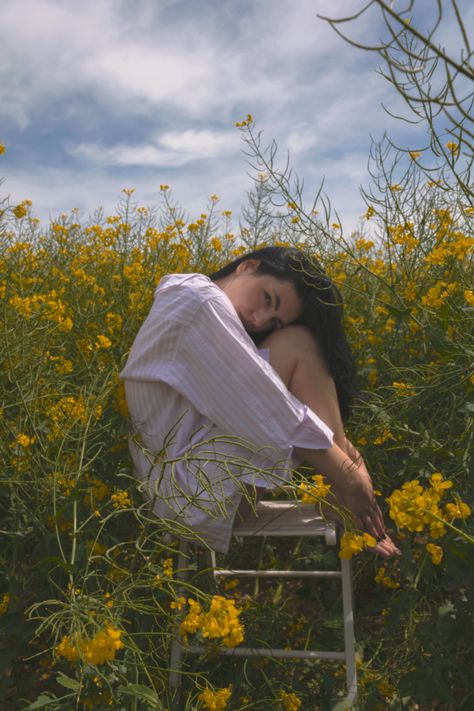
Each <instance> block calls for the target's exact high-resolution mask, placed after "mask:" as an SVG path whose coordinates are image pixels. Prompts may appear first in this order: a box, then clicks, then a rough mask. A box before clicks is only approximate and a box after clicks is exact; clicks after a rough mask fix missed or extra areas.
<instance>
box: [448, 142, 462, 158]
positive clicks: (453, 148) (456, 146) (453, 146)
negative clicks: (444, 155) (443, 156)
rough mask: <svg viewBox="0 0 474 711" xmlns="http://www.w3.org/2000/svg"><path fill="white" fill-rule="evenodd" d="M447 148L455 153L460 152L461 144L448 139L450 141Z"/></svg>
mask: <svg viewBox="0 0 474 711" xmlns="http://www.w3.org/2000/svg"><path fill="white" fill-rule="evenodd" d="M446 148H447V149H448V151H451V153H452V154H453V155H456V153H459V144H458V143H454V141H448V143H447V144H446Z"/></svg>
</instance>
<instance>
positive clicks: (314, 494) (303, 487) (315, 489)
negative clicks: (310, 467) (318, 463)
mask: <svg viewBox="0 0 474 711" xmlns="http://www.w3.org/2000/svg"><path fill="white" fill-rule="evenodd" d="M311 479H312V481H314V482H315V483H314V484H310V483H309V482H303V483H302V484H300V486H299V492H300V495H301V501H302V502H303V503H304V504H312V503H314V502H315V501H320V500H321V499H325V498H326V496H327V495H328V493H329V491H330V489H331V484H326V483H325V482H324V477H323V476H322V475H321V474H315V475H314V476H312V477H311Z"/></svg>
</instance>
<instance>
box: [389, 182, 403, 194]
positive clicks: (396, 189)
mask: <svg viewBox="0 0 474 711" xmlns="http://www.w3.org/2000/svg"><path fill="white" fill-rule="evenodd" d="M401 189H402V188H401V186H400V185H399V184H398V183H394V184H393V185H391V186H390V190H391V191H392V193H398V192H400V190H401Z"/></svg>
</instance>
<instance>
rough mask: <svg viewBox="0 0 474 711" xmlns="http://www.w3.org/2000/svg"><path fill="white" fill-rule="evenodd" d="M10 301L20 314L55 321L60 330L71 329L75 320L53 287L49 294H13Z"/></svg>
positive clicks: (25, 316)
mask: <svg viewBox="0 0 474 711" xmlns="http://www.w3.org/2000/svg"><path fill="white" fill-rule="evenodd" d="M9 303H10V305H11V306H13V308H14V309H15V310H16V312H17V313H18V314H20V316H23V317H24V318H27V319H30V318H32V317H34V316H40V317H42V318H45V319H47V320H49V321H53V322H55V323H56V324H57V325H58V327H59V330H60V331H70V330H71V328H72V326H73V322H72V319H71V318H70V317H69V316H68V315H67V311H66V305H65V304H64V302H63V301H62V300H61V299H60V298H59V297H58V294H57V292H56V291H55V290H54V289H53V290H52V291H50V292H49V293H48V294H33V296H24V297H21V296H19V295H16V296H12V297H11V298H10V300H9Z"/></svg>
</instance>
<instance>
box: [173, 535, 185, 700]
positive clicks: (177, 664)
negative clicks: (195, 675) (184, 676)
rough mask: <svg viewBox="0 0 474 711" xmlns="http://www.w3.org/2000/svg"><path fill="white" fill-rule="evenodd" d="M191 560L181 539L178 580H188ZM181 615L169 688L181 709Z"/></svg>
mask: <svg viewBox="0 0 474 711" xmlns="http://www.w3.org/2000/svg"><path fill="white" fill-rule="evenodd" d="M188 558H189V544H188V542H187V541H186V540H185V539H184V538H181V539H180V542H179V554H178V569H177V573H176V577H177V579H178V580H185V579H186V567H187V563H188ZM179 617H180V616H179V613H178V612H177V613H176V617H175V624H174V631H173V641H172V642H171V654H170V672H169V686H170V693H171V696H172V698H173V707H174V708H176V709H177V711H178V709H179V697H180V687H181V665H182V658H183V650H182V647H181V642H180V639H179Z"/></svg>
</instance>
